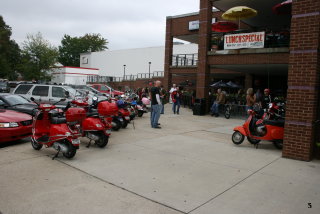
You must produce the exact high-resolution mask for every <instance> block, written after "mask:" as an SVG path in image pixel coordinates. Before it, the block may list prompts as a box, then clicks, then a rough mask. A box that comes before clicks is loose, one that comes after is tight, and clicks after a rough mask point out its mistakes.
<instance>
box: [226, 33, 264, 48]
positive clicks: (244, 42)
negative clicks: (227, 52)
mask: <svg viewBox="0 0 320 214" xmlns="http://www.w3.org/2000/svg"><path fill="white" fill-rule="evenodd" d="M264 34H265V33H264V32H254V33H242V34H229V35H225V36H224V49H240V48H263V47H264Z"/></svg>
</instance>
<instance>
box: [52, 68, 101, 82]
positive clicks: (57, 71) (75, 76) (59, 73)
mask: <svg viewBox="0 0 320 214" xmlns="http://www.w3.org/2000/svg"><path fill="white" fill-rule="evenodd" d="M51 70H52V78H51V83H57V84H60V83H61V84H71V85H85V84H86V83H87V77H88V75H98V74H99V70H98V69H84V68H71V67H61V68H53V69H51Z"/></svg>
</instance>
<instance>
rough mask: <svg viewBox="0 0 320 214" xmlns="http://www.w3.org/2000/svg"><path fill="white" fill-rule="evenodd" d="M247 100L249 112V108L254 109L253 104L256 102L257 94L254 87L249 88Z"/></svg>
mask: <svg viewBox="0 0 320 214" xmlns="http://www.w3.org/2000/svg"><path fill="white" fill-rule="evenodd" d="M246 100H247V103H246V112H248V110H249V109H251V110H252V109H253V105H254V104H255V102H256V97H255V95H254V93H253V88H248V90H247V96H246Z"/></svg>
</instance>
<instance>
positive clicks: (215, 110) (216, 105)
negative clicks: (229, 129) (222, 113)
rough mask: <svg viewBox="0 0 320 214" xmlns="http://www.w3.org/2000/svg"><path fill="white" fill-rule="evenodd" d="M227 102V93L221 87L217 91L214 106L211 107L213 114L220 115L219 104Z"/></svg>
mask: <svg viewBox="0 0 320 214" xmlns="http://www.w3.org/2000/svg"><path fill="white" fill-rule="evenodd" d="M225 103H226V94H225V93H224V92H222V91H221V88H219V89H218V91H217V97H216V100H215V101H214V103H213V105H212V107H211V112H212V113H211V115H212V116H213V115H215V116H216V117H219V106H220V105H223V104H225Z"/></svg>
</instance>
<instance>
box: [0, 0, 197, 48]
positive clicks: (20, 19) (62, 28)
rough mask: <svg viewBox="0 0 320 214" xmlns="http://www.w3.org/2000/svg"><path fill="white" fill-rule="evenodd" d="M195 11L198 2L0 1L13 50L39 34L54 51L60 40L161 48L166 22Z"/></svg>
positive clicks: (117, 46)
mask: <svg viewBox="0 0 320 214" xmlns="http://www.w3.org/2000/svg"><path fill="white" fill-rule="evenodd" d="M198 11H199V0H122V1H120V0H119V1H116V0H113V1H111V0H1V5H0V15H2V16H3V18H4V21H5V22H6V24H7V25H9V26H10V27H11V28H12V32H13V34H12V38H13V39H14V40H16V42H18V43H19V44H21V42H22V41H24V40H25V38H26V35H27V34H28V33H32V34H34V33H37V32H41V33H42V35H43V37H44V38H45V39H47V40H49V41H50V42H51V43H52V44H53V45H56V46H58V45H59V44H60V41H61V38H62V37H63V35H64V34H68V35H71V36H82V35H84V34H85V33H100V34H101V35H102V36H103V37H104V38H106V39H108V41H109V45H108V47H109V49H111V50H117V49H127V48H140V47H150V46H161V45H164V40H165V21H166V16H173V15H179V14H184V13H190V12H198Z"/></svg>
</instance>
